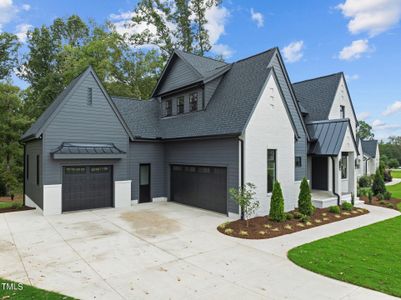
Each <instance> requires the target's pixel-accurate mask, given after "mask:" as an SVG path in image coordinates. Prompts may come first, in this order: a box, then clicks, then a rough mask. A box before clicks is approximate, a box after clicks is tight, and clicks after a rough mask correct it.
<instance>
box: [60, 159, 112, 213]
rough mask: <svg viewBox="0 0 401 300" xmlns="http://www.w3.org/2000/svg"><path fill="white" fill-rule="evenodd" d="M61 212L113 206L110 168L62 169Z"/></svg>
mask: <svg viewBox="0 0 401 300" xmlns="http://www.w3.org/2000/svg"><path fill="white" fill-rule="evenodd" d="M62 186H63V188H62V190H63V211H72V210H81V209H91V208H100V207H110V206H113V194H112V193H113V190H112V166H79V167H76V166H73V167H72V166H71V167H64V168H63V185H62Z"/></svg>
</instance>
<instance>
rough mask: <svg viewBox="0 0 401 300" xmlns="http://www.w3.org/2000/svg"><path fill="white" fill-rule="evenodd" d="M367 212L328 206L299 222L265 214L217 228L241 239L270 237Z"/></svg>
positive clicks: (360, 209) (317, 209)
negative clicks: (277, 220)
mask: <svg viewBox="0 0 401 300" xmlns="http://www.w3.org/2000/svg"><path fill="white" fill-rule="evenodd" d="M367 213H369V211H368V210H366V209H363V208H357V207H354V208H353V209H352V211H344V210H342V211H341V213H340V214H335V213H331V212H329V209H328V208H322V209H320V208H316V209H315V212H314V213H313V215H312V216H311V217H310V220H309V221H308V222H301V221H300V220H299V219H292V220H286V221H283V222H275V221H272V220H269V218H268V216H265V217H255V218H252V219H249V220H248V222H249V227H247V226H246V221H245V220H236V221H233V222H229V223H224V224H221V225H219V226H218V227H217V230H218V231H219V232H221V233H223V234H225V235H228V236H232V237H237V238H242V239H270V238H274V237H277V236H281V235H285V234H290V233H293V232H297V231H302V230H305V229H309V228H312V227H317V226H321V225H325V224H329V223H333V222H337V221H341V220H344V219H349V218H354V217H357V216H361V215H364V214H367ZM228 229H231V230H228ZM241 231H245V232H246V234H245V233H244V232H242V234H241V233H240V232H241Z"/></svg>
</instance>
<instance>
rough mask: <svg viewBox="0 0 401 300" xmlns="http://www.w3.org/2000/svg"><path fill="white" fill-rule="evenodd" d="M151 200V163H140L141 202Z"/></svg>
mask: <svg viewBox="0 0 401 300" xmlns="http://www.w3.org/2000/svg"><path fill="white" fill-rule="evenodd" d="M143 202H150V164H140V165H139V203H143Z"/></svg>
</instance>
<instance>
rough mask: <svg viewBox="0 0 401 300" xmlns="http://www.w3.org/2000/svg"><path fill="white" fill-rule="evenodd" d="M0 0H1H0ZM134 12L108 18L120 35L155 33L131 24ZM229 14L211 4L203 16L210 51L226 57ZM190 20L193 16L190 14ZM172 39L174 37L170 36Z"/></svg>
mask: <svg viewBox="0 0 401 300" xmlns="http://www.w3.org/2000/svg"><path fill="white" fill-rule="evenodd" d="M0 1H1V0H0ZM159 14H160V15H161V16H162V17H163V18H164V20H165V22H166V24H167V26H168V27H169V28H170V29H171V30H172V31H174V30H175V28H176V27H175V25H174V24H173V23H171V22H168V21H166V18H165V15H164V13H163V12H159ZM134 15H135V13H134V12H131V11H126V12H121V13H119V14H111V15H110V20H111V21H112V22H113V24H114V26H115V28H116V31H117V32H118V33H120V34H121V35H127V36H129V35H131V34H133V33H140V32H143V31H144V30H149V31H150V32H152V33H156V28H155V27H154V26H153V25H147V24H146V23H145V22H143V23H142V24H139V25H135V26H132V21H131V19H132V17H134ZM229 16H230V12H229V10H228V9H227V8H226V7H224V6H212V7H211V8H210V9H208V10H206V12H205V17H206V19H207V21H208V23H207V24H206V25H205V28H206V30H207V31H208V33H209V39H210V44H211V45H212V49H211V52H213V53H215V54H217V55H222V56H223V57H224V58H228V57H230V56H231V55H232V53H233V50H232V49H230V47H229V46H228V45H225V44H222V43H219V40H220V38H221V37H222V36H223V35H224V34H225V25H226V23H227V20H228V18H229ZM190 19H191V20H192V19H193V17H192V16H191V17H190ZM171 38H172V39H173V40H174V37H173V36H172V37H171ZM143 47H145V48H150V47H154V45H145V46H143Z"/></svg>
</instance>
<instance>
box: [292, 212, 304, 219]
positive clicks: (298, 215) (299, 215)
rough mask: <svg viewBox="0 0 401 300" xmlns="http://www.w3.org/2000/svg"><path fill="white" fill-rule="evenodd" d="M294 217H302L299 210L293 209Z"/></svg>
mask: <svg viewBox="0 0 401 300" xmlns="http://www.w3.org/2000/svg"><path fill="white" fill-rule="evenodd" d="M292 215H293V216H294V218H295V219H301V218H302V214H301V213H300V212H299V211H294V212H293V214H292Z"/></svg>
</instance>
